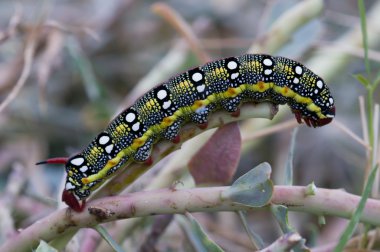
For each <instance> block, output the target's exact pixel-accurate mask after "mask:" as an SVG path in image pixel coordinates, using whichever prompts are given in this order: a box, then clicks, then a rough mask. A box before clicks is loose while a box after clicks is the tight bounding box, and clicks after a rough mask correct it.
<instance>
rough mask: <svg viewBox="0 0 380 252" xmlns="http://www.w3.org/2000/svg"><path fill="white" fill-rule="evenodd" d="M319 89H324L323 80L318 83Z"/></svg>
mask: <svg viewBox="0 0 380 252" xmlns="http://www.w3.org/2000/svg"><path fill="white" fill-rule="evenodd" d="M317 87H318V88H319V89H322V88H323V82H322V81H321V80H319V81H317Z"/></svg>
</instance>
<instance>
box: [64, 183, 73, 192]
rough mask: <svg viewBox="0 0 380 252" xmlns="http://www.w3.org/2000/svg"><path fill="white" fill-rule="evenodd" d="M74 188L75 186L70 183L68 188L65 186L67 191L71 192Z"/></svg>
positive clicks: (67, 185)
mask: <svg viewBox="0 0 380 252" xmlns="http://www.w3.org/2000/svg"><path fill="white" fill-rule="evenodd" d="M74 188H75V186H74V185H73V184H71V183H70V182H67V183H66V186H65V189H66V190H71V189H74Z"/></svg>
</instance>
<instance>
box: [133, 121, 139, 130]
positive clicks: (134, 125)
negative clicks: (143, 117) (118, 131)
mask: <svg viewBox="0 0 380 252" xmlns="http://www.w3.org/2000/svg"><path fill="white" fill-rule="evenodd" d="M132 129H133V131H138V130H139V129H140V122H137V123H135V124H133V125H132Z"/></svg>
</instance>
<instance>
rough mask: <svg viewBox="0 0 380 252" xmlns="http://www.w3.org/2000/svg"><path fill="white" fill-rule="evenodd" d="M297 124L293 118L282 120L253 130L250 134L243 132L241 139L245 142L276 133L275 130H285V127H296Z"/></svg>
mask: <svg viewBox="0 0 380 252" xmlns="http://www.w3.org/2000/svg"><path fill="white" fill-rule="evenodd" d="M298 125H299V124H298V123H297V121H295V120H294V119H292V120H288V121H285V122H282V123H280V124H276V125H273V126H270V127H267V128H265V129H262V130H259V131H256V132H253V133H252V134H249V135H247V134H243V136H242V137H243V141H245V142H246V141H252V140H254V139H256V138H259V137H264V136H267V135H271V134H273V133H276V132H280V131H283V130H287V129H293V128H295V127H297V126H298Z"/></svg>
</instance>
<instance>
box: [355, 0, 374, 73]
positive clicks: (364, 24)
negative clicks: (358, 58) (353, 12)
mask: <svg viewBox="0 0 380 252" xmlns="http://www.w3.org/2000/svg"><path fill="white" fill-rule="evenodd" d="M358 8H359V15H360V26H361V31H362V41H363V48H364V63H365V69H366V72H367V75H368V76H369V75H370V73H371V66H370V63H369V59H368V33H367V21H366V13H365V6H364V1H363V0H358Z"/></svg>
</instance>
